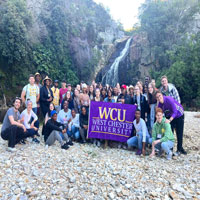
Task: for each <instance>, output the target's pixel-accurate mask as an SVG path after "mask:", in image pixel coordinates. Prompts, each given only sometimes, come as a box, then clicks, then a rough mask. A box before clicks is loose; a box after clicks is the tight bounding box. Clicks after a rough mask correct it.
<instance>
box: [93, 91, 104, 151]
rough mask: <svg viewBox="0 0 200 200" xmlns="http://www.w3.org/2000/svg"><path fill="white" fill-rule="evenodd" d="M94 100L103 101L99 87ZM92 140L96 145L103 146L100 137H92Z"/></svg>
mask: <svg viewBox="0 0 200 200" xmlns="http://www.w3.org/2000/svg"><path fill="white" fill-rule="evenodd" d="M93 101H97V102H99V101H103V99H102V97H101V93H100V89H99V88H97V89H96V91H95V97H94V99H93ZM92 142H93V145H94V146H98V147H100V146H101V141H100V140H99V139H92Z"/></svg>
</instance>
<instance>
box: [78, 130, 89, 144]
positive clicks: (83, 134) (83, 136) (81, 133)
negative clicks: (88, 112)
mask: <svg viewBox="0 0 200 200" xmlns="http://www.w3.org/2000/svg"><path fill="white" fill-rule="evenodd" d="M79 131H80V136H81V138H82V140H83V142H86V137H87V129H85V128H82V127H80V128H79Z"/></svg>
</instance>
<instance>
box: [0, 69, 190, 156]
mask: <svg viewBox="0 0 200 200" xmlns="http://www.w3.org/2000/svg"><path fill="white" fill-rule="evenodd" d="M161 85H162V86H161V88H160V89H159V90H158V89H157V88H156V83H155V80H154V79H152V80H150V78H149V77H147V78H145V81H144V84H143V83H142V82H141V81H138V82H137V84H136V85H135V86H133V85H130V86H127V85H124V84H123V85H121V86H120V84H117V85H116V86H115V87H111V86H109V85H106V86H103V85H102V84H101V83H99V84H97V83H95V81H93V82H92V84H91V85H87V84H86V83H84V82H81V83H80V84H78V85H76V87H75V88H74V89H72V86H71V84H67V83H66V81H65V80H63V81H62V82H61V88H59V81H58V80H55V81H54V82H53V81H52V80H51V79H50V78H49V77H48V76H46V77H45V78H44V79H43V81H42V84H41V75H40V74H39V73H36V74H35V75H30V76H29V83H28V84H27V85H26V86H24V88H23V90H22V93H21V98H19V97H16V98H15V100H14V104H13V107H11V108H9V109H8V111H7V113H6V115H5V117H4V121H3V126H2V129H1V136H2V138H3V139H4V140H8V150H9V151H15V150H16V149H15V148H14V147H15V145H16V144H17V143H25V139H26V138H27V137H31V138H32V141H33V142H35V143H40V141H39V140H38V136H40V135H39V134H38V129H39V116H41V114H42V116H43V118H44V120H43V121H44V122H43V128H42V134H43V135H44V141H45V144H46V145H48V146H51V145H53V144H54V143H55V141H56V140H57V141H59V143H60V145H61V148H62V149H68V148H69V146H71V145H73V141H77V142H80V143H86V142H93V143H94V145H97V146H101V144H102V141H101V140H98V139H92V140H88V139H87V130H88V112H89V106H90V102H91V101H104V102H111V103H121V104H133V105H136V106H137V110H136V112H135V120H134V121H133V125H134V131H133V133H132V137H130V138H129V139H128V140H127V146H128V148H132V147H136V148H137V151H136V154H137V155H141V154H143V155H145V154H146V151H145V150H146V146H147V145H148V144H149V145H151V146H152V153H151V155H150V156H154V155H155V154H158V155H162V153H163V152H165V153H166V157H167V159H171V158H172V155H173V148H174V142H175V137H174V134H173V132H174V130H176V135H177V151H176V152H175V153H174V155H177V156H178V155H180V154H184V155H185V154H187V153H186V151H185V150H184V149H183V130H184V109H183V107H182V105H181V101H180V96H179V93H178V91H177V89H176V88H175V86H174V85H173V84H171V83H168V79H167V77H166V76H163V77H161ZM23 104H24V105H26V108H25V110H24V111H23V112H22V113H21V114H20V113H19V108H20V106H21V105H23ZM40 112H41V113H40Z"/></svg>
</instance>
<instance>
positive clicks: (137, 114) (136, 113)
mask: <svg viewBox="0 0 200 200" xmlns="http://www.w3.org/2000/svg"><path fill="white" fill-rule="evenodd" d="M140 116H141V113H140V111H139V110H137V111H136V112H135V118H136V120H137V121H138V120H139V119H140Z"/></svg>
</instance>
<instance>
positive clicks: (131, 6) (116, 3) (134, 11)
mask: <svg viewBox="0 0 200 200" xmlns="http://www.w3.org/2000/svg"><path fill="white" fill-rule="evenodd" d="M94 1H95V2H97V3H102V4H103V5H104V6H105V7H108V8H109V10H110V14H111V15H112V17H113V19H115V20H119V21H120V22H121V23H122V24H123V26H124V28H125V29H128V28H131V27H132V26H133V24H135V23H137V22H138V19H137V15H138V8H139V7H140V5H141V4H142V3H143V2H144V1H145V0H94Z"/></svg>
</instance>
